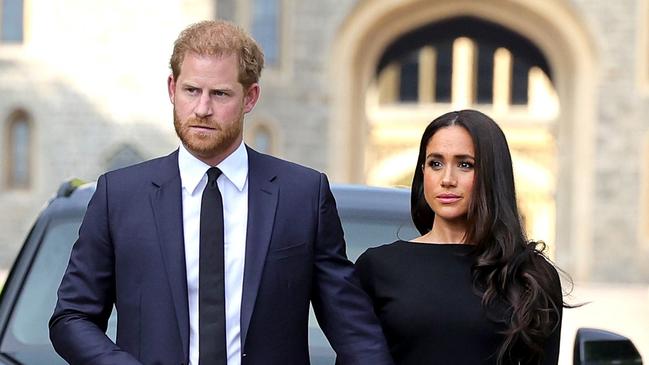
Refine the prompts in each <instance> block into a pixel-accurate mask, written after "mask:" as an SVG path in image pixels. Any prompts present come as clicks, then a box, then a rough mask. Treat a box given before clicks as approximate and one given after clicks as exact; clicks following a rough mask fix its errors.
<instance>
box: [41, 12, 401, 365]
mask: <svg viewBox="0 0 649 365" xmlns="http://www.w3.org/2000/svg"><path fill="white" fill-rule="evenodd" d="M170 63H171V69H172V74H171V76H169V79H168V89H169V98H170V100H171V103H172V104H173V106H174V126H175V129H176V133H177V134H178V136H179V138H180V141H181V142H182V143H181V145H180V147H179V149H178V150H176V151H175V152H173V153H172V154H170V155H168V156H166V157H162V158H158V159H154V160H151V161H147V162H144V163H142V164H139V165H136V166H132V167H128V168H125V169H121V170H117V171H113V172H109V173H107V174H104V175H102V176H101V177H100V178H99V179H98V181H97V190H96V192H95V194H94V196H93V198H92V199H91V201H90V203H89V205H88V210H87V213H86V216H85V218H84V221H83V223H82V225H81V228H80V230H79V239H78V241H77V242H76V243H75V245H74V248H73V250H72V254H71V257H70V262H69V265H68V269H67V271H66V273H65V275H64V277H63V280H62V282H61V286H60V288H59V292H58V302H57V305H56V308H55V311H54V314H53V316H52V319H51V320H50V337H51V339H52V343H53V345H54V347H55V349H56V351H57V352H58V353H59V354H60V355H61V356H62V357H63V358H65V359H66V360H67V361H68V362H70V363H71V364H192V365H199V364H200V365H213V364H226V363H227V364H228V365H233V364H244V365H245V364H249V365H256V364H263V365H273V364H277V365H287V364H308V363H309V358H308V339H307V330H308V326H307V322H308V315H309V302H312V303H313V307H314V311H315V313H316V316H317V317H318V320H319V323H320V324H321V327H322V328H323V330H324V332H325V334H326V335H327V337H328V339H329V341H330V342H331V344H332V346H333V348H334V350H335V351H336V352H337V355H338V360H339V362H340V363H342V364H368V365H370V364H371V365H375V364H391V363H392V361H391V359H390V357H389V353H388V350H387V348H386V344H385V339H384V338H383V334H382V332H381V329H380V327H379V325H378V321H377V319H376V317H375V315H374V313H373V311H372V308H371V304H370V303H369V301H368V299H367V297H366V296H365V295H364V294H363V293H362V291H361V290H360V289H359V286H358V285H357V281H356V279H354V278H353V268H352V265H351V263H350V262H349V261H348V260H347V258H346V256H345V247H344V240H343V232H342V228H341V225H340V220H339V218H338V214H337V211H336V206H335V202H334V198H333V196H332V194H331V191H330V189H329V185H328V182H327V179H326V177H325V176H324V175H323V174H321V173H318V172H316V171H313V170H311V169H308V168H305V167H301V166H298V165H295V164H292V163H289V162H286V161H282V160H279V159H276V158H273V157H270V156H267V155H263V154H260V153H258V152H255V151H254V150H252V149H250V148H248V147H247V146H245V145H244V144H243V132H242V130H243V119H244V115H245V114H246V113H248V112H250V111H251V110H252V109H253V107H254V106H255V104H256V102H257V100H258V98H259V84H258V80H259V76H260V73H261V69H262V67H263V54H262V53H261V51H260V49H259V47H258V46H257V44H256V43H255V42H254V40H252V39H251V38H250V37H249V36H248V35H247V34H246V33H244V32H243V31H242V30H241V29H239V28H238V27H236V26H234V25H232V24H229V23H226V22H217V21H207V22H201V23H198V24H195V25H192V26H190V27H189V28H187V29H185V30H184V31H183V32H182V33H181V34H180V36H179V38H178V39H177V40H176V42H175V44H174V50H173V54H172V56H171V62H170ZM214 167H216V168H214ZM217 168H218V169H217ZM208 213H209V214H208ZM113 305H115V307H116V308H117V313H118V317H117V318H118V319H117V321H118V322H117V341H116V342H117V343H113V342H112V341H111V340H110V339H109V338H108V337H106V335H105V330H106V326H107V320H108V317H109V315H110V313H111V310H112V307H113Z"/></svg>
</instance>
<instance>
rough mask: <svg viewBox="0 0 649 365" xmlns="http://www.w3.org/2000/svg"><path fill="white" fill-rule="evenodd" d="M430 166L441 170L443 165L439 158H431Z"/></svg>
mask: <svg viewBox="0 0 649 365" xmlns="http://www.w3.org/2000/svg"><path fill="white" fill-rule="evenodd" d="M428 166H430V167H431V168H432V169H433V170H439V169H440V168H441V167H442V163H441V162H440V161H437V160H431V161H429V162H428Z"/></svg>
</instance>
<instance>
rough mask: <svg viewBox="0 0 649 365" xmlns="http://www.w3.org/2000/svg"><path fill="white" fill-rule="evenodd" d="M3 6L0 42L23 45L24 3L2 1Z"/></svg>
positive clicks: (14, 0) (17, 0) (20, 1)
mask: <svg viewBox="0 0 649 365" xmlns="http://www.w3.org/2000/svg"><path fill="white" fill-rule="evenodd" d="M0 5H1V6H2V8H0V9H1V12H2V14H0V15H1V16H2V18H1V20H0V25H1V28H0V41H1V42H2V43H22V42H23V37H24V34H23V33H24V29H23V22H24V19H23V11H24V10H23V1H22V0H0Z"/></svg>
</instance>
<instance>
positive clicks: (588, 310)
mask: <svg viewBox="0 0 649 365" xmlns="http://www.w3.org/2000/svg"><path fill="white" fill-rule="evenodd" d="M567 301H568V302H570V303H588V304H585V305H584V306H582V307H580V308H574V309H567V310H564V320H563V329H562V339H561V354H560V358H559V360H560V361H559V364H561V365H570V364H572V356H573V345H574V338H575V334H576V333H577V329H578V328H579V327H591V328H592V327H595V328H601V329H604V330H608V331H612V332H616V333H618V334H621V335H623V336H626V337H629V338H630V339H631V340H632V341H633V343H634V344H635V345H636V347H637V348H638V350H639V351H640V354H641V355H642V359H643V362H644V363H649V286H648V285H613V284H587V285H580V284H576V285H575V289H574V291H573V293H572V295H571V296H570V297H568V298H567Z"/></svg>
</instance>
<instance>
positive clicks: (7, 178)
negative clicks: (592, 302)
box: [0, 0, 649, 283]
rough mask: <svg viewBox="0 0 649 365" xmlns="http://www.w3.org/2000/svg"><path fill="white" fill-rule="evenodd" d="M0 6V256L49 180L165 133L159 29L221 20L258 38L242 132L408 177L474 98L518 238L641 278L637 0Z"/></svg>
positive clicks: (154, 141) (648, 254) (390, 179)
mask: <svg viewBox="0 0 649 365" xmlns="http://www.w3.org/2000/svg"><path fill="white" fill-rule="evenodd" d="M0 4H1V5H2V7H0V12H3V14H0V15H3V16H1V17H0V21H1V22H2V23H0V26H1V28H0V134H1V135H0V143H1V146H2V147H0V148H1V149H2V151H3V152H4V153H3V160H2V165H1V166H2V168H0V207H2V208H0V209H1V210H2V211H1V212H0V227H1V229H0V249H1V251H0V267H2V268H7V267H8V266H9V265H10V263H11V260H12V259H13V257H14V256H15V254H16V252H17V249H18V248H19V246H20V243H21V241H22V238H23V237H24V236H25V234H26V232H27V231H28V229H29V225H30V224H31V222H32V221H33V219H34V218H35V216H36V214H37V213H38V211H39V209H40V208H41V207H42V205H43V202H44V201H45V200H46V199H47V198H48V197H49V196H51V195H52V194H53V193H54V192H55V191H56V188H57V186H58V184H59V183H60V182H61V181H63V180H64V179H67V178H69V177H73V176H74V177H80V178H82V179H85V180H94V179H96V178H97V176H98V175H99V174H100V173H101V172H103V171H105V170H107V169H111V168H115V167H118V166H122V165H124V164H128V163H132V162H136V161H139V160H142V159H146V158H151V157H154V156H158V155H161V154H165V153H168V152H170V151H172V150H173V149H174V148H175V147H176V146H177V141H176V138H175V135H174V132H173V128H172V118H171V113H172V110H171V105H170V103H169V102H168V97H167V95H166V90H165V88H166V78H167V76H168V73H169V69H168V58H169V55H170V53H171V47H172V42H173V40H174V39H175V37H176V36H177V34H178V32H179V31H180V30H181V29H182V28H184V27H185V26H186V25H187V24H189V23H192V22H195V21H198V20H202V19H209V18H215V17H220V18H225V19H228V20H232V21H234V22H236V23H238V24H241V25H242V26H243V27H245V28H246V29H248V30H250V31H251V32H252V33H253V35H255V36H256V37H257V38H259V39H260V40H261V43H262V46H263V47H264V48H265V50H266V53H267V55H269V65H268V67H267V68H266V69H265V70H264V74H263V77H262V96H261V101H260V103H259V104H258V105H257V107H256V108H255V110H254V112H253V113H252V114H251V115H249V117H248V119H247V121H246V140H247V142H248V143H249V144H251V145H253V146H255V147H257V148H259V149H262V150H266V151H269V152H272V153H274V154H276V155H279V156H280V157H284V158H287V159H290V160H293V161H296V162H299V163H302V164H306V165H309V166H312V167H314V168H317V169H320V170H324V171H326V172H327V173H328V174H329V175H330V178H331V179H332V180H333V181H335V182H343V183H370V184H378V185H407V184H408V182H409V179H410V176H411V174H412V170H413V169H414V163H415V161H414V159H413V158H414V157H413V155H414V156H416V151H415V150H416V148H417V145H418V143H419V137H420V134H421V132H422V131H423V129H424V127H425V125H426V124H427V123H428V122H429V121H430V120H432V119H433V118H434V117H436V116H438V115H440V114H441V113H443V112H446V111H449V110H454V109H460V108H476V109H479V110H482V111H484V112H486V113H487V114H489V115H491V116H492V117H493V118H494V119H495V120H496V121H498V122H499V123H500V124H501V126H502V127H503V129H504V130H505V131H506V134H507V136H508V139H509V142H510V145H511V148H512V151H513V155H514V160H515V164H516V166H515V167H516V172H517V179H518V181H517V182H518V188H519V192H520V195H521V196H520V200H521V206H522V210H523V213H524V215H525V219H526V224H527V226H528V229H529V231H530V233H531V236H533V237H534V238H539V239H544V240H546V241H547V242H548V244H549V245H550V247H551V251H552V255H553V257H554V258H555V259H556V261H557V262H558V263H559V265H560V266H561V267H562V268H564V269H565V270H566V271H567V272H569V273H570V274H571V275H572V276H573V278H575V279H576V280H578V281H595V282H601V281H604V282H626V283H629V282H632V283H648V282H649V267H648V266H647V265H646V264H645V262H647V260H648V259H649V121H648V120H649V119H648V117H647V116H648V115H649V0H623V1H618V2H611V1H601V0H599V1H586V0H542V1H541V0H480V1H475V0H454V1H448V0H445V1H442V0H398V1H395V0H345V1H343V0H317V1H316V0H301V1H300V0H265V1H262V0H241V1H235V0H170V1H166V2H164V3H160V2H156V1H152V0H145V1H138V2H132V1H127V0H117V1H115V0H113V1H106V0H95V1H92V2H84V1H78V0H56V1H46V0H22V1H18V0H0ZM15 9H21V11H16V10H15ZM7 14H9V15H11V16H9V15H7ZM16 17H20V19H17V18H16ZM16 27H19V28H20V29H19V31H17V30H16ZM513 40H516V41H515V42H514V41H513ZM484 55H489V56H488V57H485V56H484ZM431 70H433V71H431ZM497 70H499V71H497ZM413 85H415V86H416V87H413ZM485 85H486V86H485ZM388 239H389V238H387V239H386V240H388Z"/></svg>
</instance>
